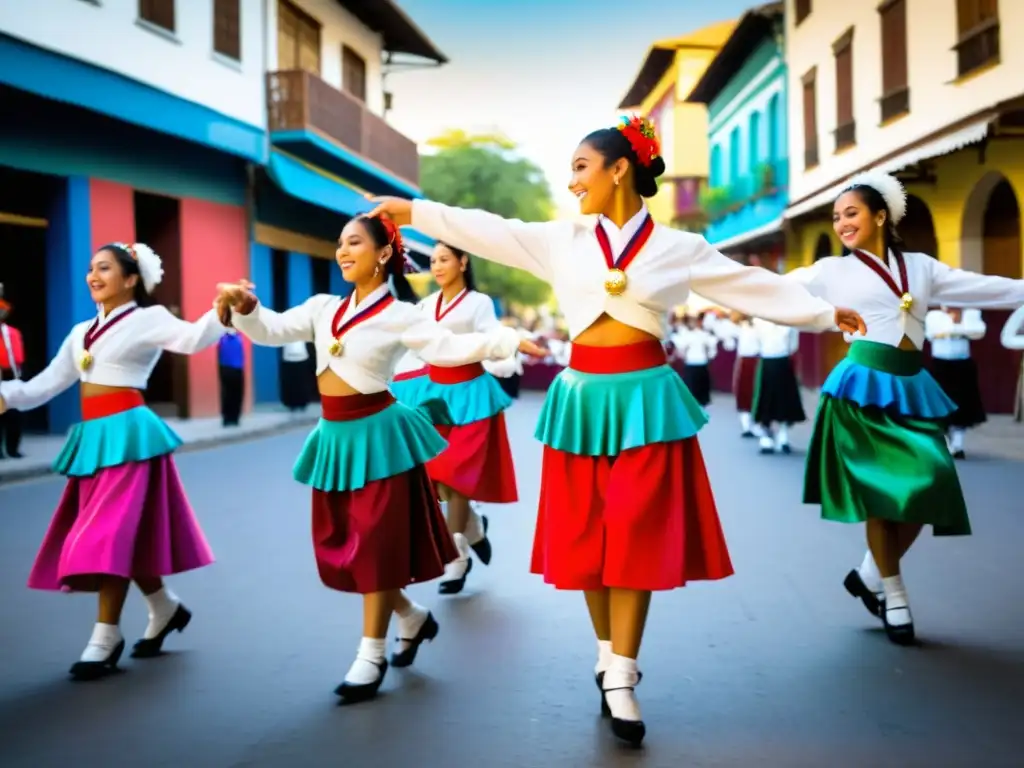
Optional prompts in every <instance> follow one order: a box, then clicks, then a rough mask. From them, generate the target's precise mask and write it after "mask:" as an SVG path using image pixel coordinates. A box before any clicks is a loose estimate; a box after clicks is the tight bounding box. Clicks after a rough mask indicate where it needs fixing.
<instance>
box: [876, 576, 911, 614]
mask: <svg viewBox="0 0 1024 768" xmlns="http://www.w3.org/2000/svg"><path fill="white" fill-rule="evenodd" d="M882 588H883V589H884V590H885V620H886V621H887V622H888V623H889V624H891V625H892V626H894V627H902V626H905V625H906V624H913V623H914V619H913V617H911V615H910V601H909V599H908V598H907V590H906V587H904V586H903V577H902V576H886V577H885V578H883V579H882Z"/></svg>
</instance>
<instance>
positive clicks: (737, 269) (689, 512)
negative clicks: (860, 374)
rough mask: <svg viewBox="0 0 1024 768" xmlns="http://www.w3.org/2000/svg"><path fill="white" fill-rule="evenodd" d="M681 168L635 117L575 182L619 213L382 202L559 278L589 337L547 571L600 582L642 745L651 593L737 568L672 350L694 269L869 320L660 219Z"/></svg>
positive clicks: (754, 304)
mask: <svg viewBox="0 0 1024 768" xmlns="http://www.w3.org/2000/svg"><path fill="white" fill-rule="evenodd" d="M664 169H665V163H664V161H663V160H662V159H661V157H660V156H659V150H658V142H657V139H656V138H655V137H654V129H653V127H652V126H651V124H650V123H649V122H647V121H642V120H641V119H640V118H633V119H632V120H624V122H623V124H622V125H621V126H619V127H618V128H606V129H603V130H599V131H595V132H594V133H592V134H590V135H589V136H587V137H586V138H585V139H584V140H583V142H582V143H581V144H580V145H579V147H578V148H577V149H576V152H575V153H574V156H573V158H572V182H571V184H570V186H569V188H570V189H571V191H572V192H573V193H574V194H575V195H576V197H577V198H578V199H579V201H580V209H581V211H582V212H583V213H585V214H600V215H601V216H600V219H599V222H598V225H597V228H596V230H595V229H594V228H593V227H591V226H583V225H580V224H576V223H574V222H570V221H552V222H543V223H524V222H521V221H509V220H506V219H502V218H501V217H499V216H495V215H493V214H490V213H486V212H484V211H478V210H464V209H460V208H451V207H448V206H445V205H440V204H438V203H434V202H429V201H426V200H416V201H415V202H412V203H410V201H408V200H400V199H397V198H379V199H378V203H379V205H378V207H377V209H376V210H375V211H374V212H373V214H374V215H383V214H388V215H391V216H394V217H395V218H396V219H397V220H398V222H399V223H401V224H411V225H413V226H415V227H416V228H418V229H419V230H420V231H421V232H426V233H429V234H430V235H431V236H432V237H436V238H438V239H440V240H443V241H445V242H447V243H452V244H453V245H455V246H456V247H457V248H462V249H465V250H468V251H471V252H473V253H479V254H481V255H482V256H483V257H485V258H488V259H491V260H493V261H496V262H498V263H500V264H504V265H506V266H510V267H517V268H519V269H523V270H527V271H529V272H531V273H533V274H535V275H537V276H539V277H541V278H543V279H545V280H547V281H549V282H550V283H551V284H552V286H553V288H554V292H555V297H556V298H557V300H558V303H559V306H560V307H561V308H562V310H563V311H564V312H565V315H566V319H567V321H568V324H569V331H570V334H571V336H572V351H571V357H570V361H569V368H568V369H567V370H565V371H563V372H562V373H561V374H559V376H558V377H557V378H556V379H555V381H554V383H553V384H552V386H551V388H550V389H549V391H548V396H547V401H546V403H545V406H544V409H543V411H542V413H541V417H540V424H539V426H538V430H537V435H538V436H539V438H540V439H541V441H542V442H543V443H544V446H545V447H544V464H543V469H542V479H541V497H540V510H539V517H538V523H537V533H536V539H535V541H534V555H533V564H532V570H533V571H534V572H535V573H541V574H543V575H544V579H545V581H547V582H549V583H552V584H554V585H555V587H556V588H561V589H574V590H583V591H584V592H585V594H586V600H587V606H588V608H589V610H590V615H591V620H592V622H593V625H594V630H595V633H596V634H597V638H598V663H597V668H596V670H595V671H596V680H597V684H598V687H599V688H603V692H602V703H603V706H604V707H607V708H608V710H610V714H611V717H612V722H611V725H612V730H613V732H614V733H615V734H616V735H617V736H618V737H619V738H622V739H624V740H626V741H628V742H630V743H633V744H639V743H640V741H641V740H642V739H643V736H644V733H645V727H644V724H643V721H642V718H641V716H640V709H639V705H638V703H637V700H636V696H635V693H634V687H635V686H636V685H637V683H638V682H639V680H640V675H639V672H638V670H637V664H636V658H637V655H638V653H639V651H640V641H641V637H642V635H643V628H644V624H645V622H646V618H647V608H648V604H649V600H650V595H651V591H652V590H667V589H673V588H676V587H681V586H683V585H684V584H685V583H686V582H688V581H694V580H702V579H721V578H725V577H726V576H729V575H730V574H731V573H732V565H731V563H730V561H729V554H728V551H727V549H726V546H725V541H724V538H723V536H722V530H721V526H720V524H719V521H718V514H717V512H716V510H715V503H714V500H713V497H712V495H711V489H710V487H709V485H708V479H707V473H706V472H705V469H704V463H703V459H702V458H701V453H700V447H699V446H698V444H697V441H696V439H695V437H696V434H697V432H698V430H699V429H700V428H701V426H703V425H704V424H705V423H706V421H707V417H706V416H705V414H704V412H703V411H702V410H701V408H700V406H699V405H698V404H697V403H696V402H695V401H694V399H693V397H692V396H691V395H690V393H689V391H688V390H687V389H686V386H685V385H684V384H683V382H682V380H681V379H680V377H679V376H677V375H676V374H675V372H674V371H673V370H672V369H671V368H670V367H668V366H667V365H666V364H665V362H666V361H665V351H664V349H663V347H662V343H661V338H662V337H663V336H664V333H665V321H666V318H667V317H668V312H669V309H670V308H672V307H674V306H678V305H682V304H685V303H686V298H687V295H688V293H689V290H690V287H691V285H692V286H693V288H694V289H696V290H699V292H700V293H701V294H702V295H704V296H706V297H708V298H709V299H712V300H717V301H720V302H721V303H722V304H724V305H726V306H734V307H740V308H742V309H743V310H744V311H746V312H749V313H750V314H755V315H760V316H765V317H771V318H774V319H776V320H779V321H780V322H789V323H797V324H802V325H807V326H809V327H813V328H816V329H819V330H824V329H826V328H831V327H833V325H834V324H835V323H836V322H839V323H840V324H841V325H842V327H845V328H847V329H851V330H852V329H856V328H860V327H862V325H861V321H860V318H859V317H858V316H857V315H856V314H855V313H851V312H847V311H845V310H836V309H835V308H834V307H832V306H831V305H829V304H827V303H826V302H824V301H821V300H820V299H815V298H813V297H812V296H810V294H808V293H806V292H805V291H804V290H803V289H802V288H799V287H798V286H794V285H792V284H790V283H788V282H787V281H784V280H782V279H781V278H780V277H779V276H778V275H774V274H772V273H771V272H768V271H767V270H764V269H758V268H749V267H744V266H742V265H740V264H738V263H737V262H735V261H733V260H732V259H729V258H727V257H726V256H723V255H722V254H720V253H718V252H717V251H715V250H713V249H712V248H711V247H710V246H709V245H708V244H707V242H706V241H705V240H704V239H703V238H702V237H700V236H699V235H695V234H691V233H688V232H680V231H677V230H674V229H669V228H667V227H662V226H659V225H657V224H655V223H654V222H653V220H652V219H651V217H650V215H649V213H648V211H647V207H646V205H645V204H644V201H643V198H644V197H651V196H652V195H654V194H655V192H656V191H657V181H656V178H657V177H658V176H659V175H661V174H662V173H663V172H664ZM606 711H607V710H606Z"/></svg>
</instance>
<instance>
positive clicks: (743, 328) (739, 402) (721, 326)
mask: <svg viewBox="0 0 1024 768" xmlns="http://www.w3.org/2000/svg"><path fill="white" fill-rule="evenodd" d="M714 331H715V333H716V334H718V335H719V336H721V338H722V346H723V347H724V348H725V349H727V350H729V351H730V352H731V351H733V350H735V351H736V363H735V364H734V365H733V369H732V391H733V394H734V395H735V397H736V411H737V413H738V414H739V417H740V430H741V432H740V435H741V436H742V437H760V435H761V428H760V427H759V426H758V425H757V424H754V420H753V418H752V417H751V412H752V411H753V410H754V387H755V384H756V383H757V364H758V361H759V360H760V359H761V342H760V338H759V337H758V334H757V329H756V328H755V327H754V323H753V320H752V319H751V318H749V317H747V316H746V315H744V314H742V313H740V312H733V313H732V315H731V316H730V317H729V319H728V320H720V321H718V322H717V323H716V324H715V328H714Z"/></svg>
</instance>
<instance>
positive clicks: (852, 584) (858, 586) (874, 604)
mask: <svg viewBox="0 0 1024 768" xmlns="http://www.w3.org/2000/svg"><path fill="white" fill-rule="evenodd" d="M843 586H844V587H845V588H846V591H847V592H849V593H850V595H852V596H853V597H855V598H857V599H858V600H860V601H861V602H862V603H863V604H864V607H865V608H867V609H868V613H870V614H871V615H872V616H874V617H875V618H876V619H881V618H884V617H883V616H882V613H883V610H884V607H885V603H884V602H883V601H881V600H879V599H878V595H876V594H875V593H874V592H872V591H871V590H870V589H868V585H867V584H865V583H864V579H862V578H861V577H860V572H858V571H857V569H856V568H854V569H853V570H852V571H850V572H849V573H848V574H846V579H844V580H843Z"/></svg>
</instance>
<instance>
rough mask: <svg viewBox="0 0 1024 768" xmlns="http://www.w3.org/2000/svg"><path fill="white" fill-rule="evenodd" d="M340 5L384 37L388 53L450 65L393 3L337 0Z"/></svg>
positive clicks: (382, 0) (429, 40)
mask: <svg viewBox="0 0 1024 768" xmlns="http://www.w3.org/2000/svg"><path fill="white" fill-rule="evenodd" d="M338 4H339V5H341V6H342V7H344V8H345V10H347V11H348V12H349V13H351V14H352V15H353V16H355V17H356V18H357V19H359V21H361V22H362V23H363V24H365V25H366V26H367V27H369V28H370V29H372V30H373V31H374V32H377V33H379V34H380V35H381V36H383V38H384V50H385V51H388V52H390V53H407V54H410V55H412V56H419V57H422V58H424V59H429V60H431V61H436V62H437V63H438V64H446V63H448V57H447V56H445V55H444V54H443V53H441V49H440V48H438V47H437V46H436V45H434V42H433V41H432V40H431V39H430V38H429V37H427V35H426V33H425V32H424V31H423V30H421V29H420V28H419V27H418V26H417V25H416V23H415V22H414V21H413V20H412V19H411V18H409V16H408V15H407V14H406V12H405V11H403V10H402V9H401V8H400V7H399V6H398V4H397V3H395V2H393V0H338Z"/></svg>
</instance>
